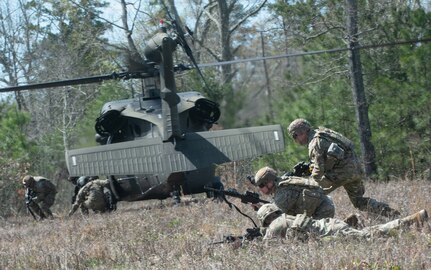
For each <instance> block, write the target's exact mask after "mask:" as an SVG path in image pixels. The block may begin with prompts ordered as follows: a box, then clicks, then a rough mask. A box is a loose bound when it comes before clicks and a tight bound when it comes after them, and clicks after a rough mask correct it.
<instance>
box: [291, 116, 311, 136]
mask: <svg viewBox="0 0 431 270" xmlns="http://www.w3.org/2000/svg"><path fill="white" fill-rule="evenodd" d="M310 129H311V124H310V122H308V121H307V120H305V119H304V118H298V119H295V120H293V121H292V123H290V125H289V127H288V128H287V132H288V133H289V135H290V136H291V137H293V136H294V134H295V133H297V132H302V131H309V130H310Z"/></svg>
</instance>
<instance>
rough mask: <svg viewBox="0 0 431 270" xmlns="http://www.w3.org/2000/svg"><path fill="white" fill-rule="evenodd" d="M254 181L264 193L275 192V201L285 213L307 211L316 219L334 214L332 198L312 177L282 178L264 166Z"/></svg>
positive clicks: (292, 213) (294, 213) (307, 213)
mask: <svg viewBox="0 0 431 270" xmlns="http://www.w3.org/2000/svg"><path fill="white" fill-rule="evenodd" d="M254 183H255V185H256V186H258V187H259V189H260V191H261V192H262V193H263V194H266V195H269V194H274V203H275V204H276V205H277V206H278V207H279V208H280V209H281V210H282V212H283V213H286V214H289V215H297V214H303V213H306V215H307V216H310V217H313V218H316V219H320V218H327V217H333V216H334V213H335V207H334V203H333V202H332V199H331V198H330V197H329V196H327V195H325V194H324V193H323V190H322V189H321V188H320V186H319V184H317V183H316V182H315V181H313V180H312V179H307V178H302V177H296V176H283V177H281V178H280V177H278V176H277V173H276V171H275V170H274V169H272V168H270V167H263V168H261V169H260V170H259V171H258V172H257V173H256V175H255V177H254Z"/></svg>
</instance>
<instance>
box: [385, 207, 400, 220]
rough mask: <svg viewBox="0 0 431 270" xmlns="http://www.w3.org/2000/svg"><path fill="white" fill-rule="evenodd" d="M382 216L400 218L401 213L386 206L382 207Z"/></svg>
mask: <svg viewBox="0 0 431 270" xmlns="http://www.w3.org/2000/svg"><path fill="white" fill-rule="evenodd" d="M380 214H381V215H382V216H385V217H389V218H398V217H399V216H400V214H401V213H400V211H398V210H395V209H393V208H391V207H389V205H384V206H383V207H382V210H381V212H380Z"/></svg>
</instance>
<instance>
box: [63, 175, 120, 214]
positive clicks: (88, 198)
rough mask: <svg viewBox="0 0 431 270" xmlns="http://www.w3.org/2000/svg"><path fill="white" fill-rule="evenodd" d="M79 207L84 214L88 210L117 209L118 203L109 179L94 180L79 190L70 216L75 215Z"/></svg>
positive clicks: (104, 210) (100, 211) (102, 211)
mask: <svg viewBox="0 0 431 270" xmlns="http://www.w3.org/2000/svg"><path fill="white" fill-rule="evenodd" d="M79 207H81V212H82V213H84V214H87V213H88V210H93V212H99V213H104V212H106V211H112V210H115V208H116V204H115V202H114V198H113V197H112V193H111V190H110V189H109V180H108V179H105V180H93V181H90V182H88V183H87V184H85V185H84V187H82V188H81V189H80V190H79V192H78V195H77V196H76V200H75V202H74V203H73V205H72V209H71V210H70V212H69V216H71V215H73V213H75V211H76V210H77V209H78V208H79Z"/></svg>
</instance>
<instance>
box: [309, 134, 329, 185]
mask: <svg viewBox="0 0 431 270" xmlns="http://www.w3.org/2000/svg"><path fill="white" fill-rule="evenodd" d="M309 156H310V161H311V163H313V170H312V171H311V177H312V178H313V179H314V180H316V181H320V180H321V179H322V177H323V175H324V174H325V149H324V145H322V141H321V140H319V139H318V138H315V139H313V141H311V143H310V146H309Z"/></svg>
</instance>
